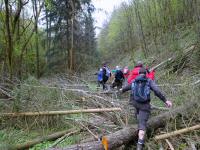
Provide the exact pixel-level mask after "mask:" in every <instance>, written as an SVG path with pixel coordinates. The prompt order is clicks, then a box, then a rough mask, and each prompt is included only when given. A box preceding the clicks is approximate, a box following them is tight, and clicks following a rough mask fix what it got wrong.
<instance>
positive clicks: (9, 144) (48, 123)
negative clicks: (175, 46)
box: [0, 74, 199, 150]
mask: <svg viewBox="0 0 200 150" xmlns="http://www.w3.org/2000/svg"><path fill="white" fill-rule="evenodd" d="M92 76H93V75H92ZM92 76H91V77H90V81H91V80H92V78H94V79H95V77H94V76H93V77H92ZM87 78H88V75H87ZM87 78H85V79H83V78H79V77H77V76H73V77H70V78H68V76H67V75H64V74H63V75H57V76H56V75H55V76H52V77H48V78H47V77H46V78H43V79H40V80H39V81H38V80H36V79H35V78H33V77H30V78H29V79H27V80H26V81H24V82H23V83H19V85H18V86H16V87H15V88H14V89H13V90H12V92H10V95H12V96H13V97H15V98H16V99H17V101H12V100H10V101H9V102H6V105H5V101H3V100H2V101H1V103H0V105H1V108H2V109H1V112H16V111H17V112H35V111H44V110H48V111H52V110H74V109H90V108H113V107H120V108H121V109H122V111H120V112H118V111H117V112H103V113H91V114H88V113H87V114H85V113H80V114H72V115H65V116H58V115H56V116H41V117H38V116H36V117H22V118H20V117H17V118H9V119H8V118H1V123H2V127H1V129H2V130H1V131H0V135H1V136H0V141H1V144H0V147H1V149H11V148H14V149H15V148H16V146H20V145H23V144H24V143H27V142H28V141H32V140H33V139H35V138H38V137H45V136H47V135H49V134H52V133H55V132H57V131H63V130H68V129H72V128H74V127H75V128H76V129H82V131H80V132H78V133H76V134H72V135H70V136H68V137H66V138H64V139H63V140H62V141H61V142H59V143H58V144H56V147H67V146H68V145H72V144H76V143H82V142H85V141H91V140H98V138H100V137H101V136H102V135H107V134H109V133H113V132H115V131H117V130H120V129H122V128H123V127H126V126H128V125H131V124H136V120H135V117H134V115H133V108H132V107H131V105H130V104H129V92H127V93H125V94H123V95H118V94H117V92H116V90H113V91H107V92H105V91H102V89H101V88H100V89H99V88H97V84H96V83H95V82H89V81H88V80H87ZM170 80H177V79H176V77H174V78H172V77H171V79H170ZM179 80H181V79H179ZM182 80H183V81H184V79H182ZM191 80H192V79H191ZM110 83H111V81H109V82H108V84H110ZM159 84H160V85H161V83H159ZM187 86H189V87H190V85H189V84H187V82H185V85H184V86H177V85H172V84H166V85H163V84H162V85H161V88H162V89H163V90H164V91H165V93H167V94H168V95H169V97H170V98H171V99H172V101H173V103H174V106H173V107H174V108H175V107H177V106H179V105H183V104H184V103H185V102H186V101H192V100H195V99H196V98H197V96H198V93H197V92H196V91H198V88H193V87H190V89H189V90H190V92H189V91H188V90H187V91H188V92H185V91H186V90H185V89H188V87H187ZM7 89H8V88H7ZM7 91H9V90H7ZM191 91H192V92H191ZM188 98H189V99H188ZM152 99H153V100H152V105H153V106H156V108H158V109H156V108H155V109H153V111H152V116H156V115H158V114H161V113H163V112H166V111H169V110H166V109H163V110H162V108H163V107H164V105H163V104H162V102H160V101H159V100H158V99H157V98H155V97H152ZM154 99H156V100H154ZM159 108H161V109H159ZM196 113H197V112H196V111H194V112H192V113H191V114H188V115H187V116H182V117H181V118H180V117H174V118H173V119H172V120H171V121H170V122H169V123H167V125H166V127H165V128H162V129H160V130H159V131H156V132H154V133H153V135H151V136H150V137H149V138H148V140H147V142H146V146H147V148H148V149H158V148H160V147H164V149H167V147H168V144H166V142H164V143H163V142H159V145H158V143H157V142H156V141H155V140H154V139H153V137H154V136H155V134H159V133H167V132H169V131H173V130H175V129H180V128H184V127H188V126H191V125H194V124H196V123H198V121H199V120H198V116H199V114H196ZM191 116H192V118H191ZM174 121H175V122H176V123H175V122H174ZM185 138H187V140H185V142H183V139H185ZM179 139H180V140H174V139H172V140H170V141H171V143H172V144H173V145H174V147H176V149H186V148H189V147H191V145H190V144H189V143H191V141H192V143H195V144H196V147H198V144H199V143H198V142H195V141H198V140H199V134H198V131H197V132H192V133H190V134H189V135H186V137H185V136H183V137H179ZM54 143H55V141H51V140H50V141H46V140H44V141H43V142H40V143H38V144H37V145H34V146H33V147H32V148H30V149H31V150H41V149H48V148H50V147H52V145H54ZM122 149H127V150H128V149H134V145H133V146H131V145H129V146H128V147H123V148H122Z"/></svg>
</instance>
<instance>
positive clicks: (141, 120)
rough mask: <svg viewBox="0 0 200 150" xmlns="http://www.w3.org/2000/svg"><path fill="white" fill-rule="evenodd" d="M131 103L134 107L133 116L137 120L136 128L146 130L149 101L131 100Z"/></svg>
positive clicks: (149, 109)
mask: <svg viewBox="0 0 200 150" xmlns="http://www.w3.org/2000/svg"><path fill="white" fill-rule="evenodd" d="M132 104H133V106H134V108H135V117H136V118H137V121H138V130H143V131H146V128H147V121H148V119H149V117H150V114H151V105H150V102H147V103H138V102H136V101H133V102H132Z"/></svg>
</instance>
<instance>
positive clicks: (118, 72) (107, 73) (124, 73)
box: [98, 61, 155, 90]
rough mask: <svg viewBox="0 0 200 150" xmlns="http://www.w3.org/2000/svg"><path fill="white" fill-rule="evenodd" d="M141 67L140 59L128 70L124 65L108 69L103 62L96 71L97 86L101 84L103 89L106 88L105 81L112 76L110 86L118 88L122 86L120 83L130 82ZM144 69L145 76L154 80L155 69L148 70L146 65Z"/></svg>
mask: <svg viewBox="0 0 200 150" xmlns="http://www.w3.org/2000/svg"><path fill="white" fill-rule="evenodd" d="M142 67H143V63H142V61H138V62H137V64H136V66H135V67H134V68H133V70H129V68H128V67H127V66H125V67H124V68H123V69H122V68H120V66H116V67H115V69H113V70H110V69H109V67H108V66H107V64H106V63H104V64H103V66H102V67H101V68H100V69H99V71H98V86H100V85H102V87H103V90H108V89H109V88H108V85H106V82H107V81H108V80H109V79H110V78H114V80H113V81H112V84H111V86H110V88H112V89H114V88H115V87H117V89H118V90H119V89H120V88H122V85H127V84H131V83H132V81H133V80H134V79H135V78H136V77H137V76H138V75H139V69H140V68H142ZM146 71H147V74H146V76H147V78H150V79H152V80H154V79H155V77H154V76H155V71H154V70H152V71H149V69H148V67H146Z"/></svg>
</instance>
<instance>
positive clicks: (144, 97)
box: [131, 77, 150, 103]
mask: <svg viewBox="0 0 200 150" xmlns="http://www.w3.org/2000/svg"><path fill="white" fill-rule="evenodd" d="M131 90H132V95H133V99H134V100H135V101H137V102H140V103H145V102H148V101H149V100H150V80H149V79H148V78H145V77H138V78H136V79H135V80H134V81H133V83H132V85H131Z"/></svg>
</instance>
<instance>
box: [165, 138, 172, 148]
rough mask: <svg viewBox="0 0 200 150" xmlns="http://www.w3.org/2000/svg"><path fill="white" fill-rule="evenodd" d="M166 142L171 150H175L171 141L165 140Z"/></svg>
mask: <svg viewBox="0 0 200 150" xmlns="http://www.w3.org/2000/svg"><path fill="white" fill-rule="evenodd" d="M165 141H166V143H167V144H168V145H169V148H170V149H171V150H174V147H173V146H172V144H171V143H170V142H169V140H168V139H165Z"/></svg>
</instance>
